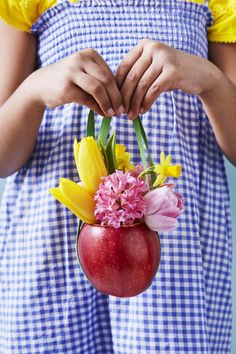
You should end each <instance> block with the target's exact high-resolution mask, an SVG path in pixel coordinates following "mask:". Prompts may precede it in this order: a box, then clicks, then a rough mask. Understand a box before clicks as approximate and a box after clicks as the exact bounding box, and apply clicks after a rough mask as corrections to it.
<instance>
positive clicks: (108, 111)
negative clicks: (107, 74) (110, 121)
mask: <svg viewBox="0 0 236 354" xmlns="http://www.w3.org/2000/svg"><path fill="white" fill-rule="evenodd" d="M74 83H75V84H76V85H77V86H78V87H80V88H81V89H82V90H84V91H85V92H87V93H88V94H89V95H90V96H92V97H93V98H94V99H95V101H96V102H97V103H98V105H99V107H100V108H101V110H102V111H103V114H104V115H107V116H112V115H114V114H115V112H114V110H113V108H112V104H111V101H110V98H109V96H108V94H107V91H106V90H105V88H104V87H103V85H102V84H101V82H100V81H98V80H97V79H95V78H94V77H92V76H90V75H88V74H86V73H83V72H79V73H78V74H77V75H74Z"/></svg>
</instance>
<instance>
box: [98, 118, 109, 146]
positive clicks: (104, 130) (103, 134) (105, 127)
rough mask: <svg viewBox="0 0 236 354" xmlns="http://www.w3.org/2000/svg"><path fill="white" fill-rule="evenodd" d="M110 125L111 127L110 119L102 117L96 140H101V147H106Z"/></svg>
mask: <svg viewBox="0 0 236 354" xmlns="http://www.w3.org/2000/svg"><path fill="white" fill-rule="evenodd" d="M110 125H111V117H103V119H102V123H101V127H100V130H99V132H98V139H99V140H101V142H102V144H103V146H105V145H106V142H107V137H108V133H109V129H110Z"/></svg>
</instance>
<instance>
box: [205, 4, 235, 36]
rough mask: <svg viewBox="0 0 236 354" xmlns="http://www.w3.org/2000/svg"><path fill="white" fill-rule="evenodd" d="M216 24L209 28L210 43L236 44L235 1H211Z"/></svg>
mask: <svg viewBox="0 0 236 354" xmlns="http://www.w3.org/2000/svg"><path fill="white" fill-rule="evenodd" d="M209 6H210V9H211V11H212V15H213V18H214V22H213V24H212V26H211V27H210V28H208V40H209V41H210V42H223V43H235V42H236V2H235V1H234V0H210V4H209Z"/></svg>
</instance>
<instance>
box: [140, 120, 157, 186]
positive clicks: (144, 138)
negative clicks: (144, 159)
mask: <svg viewBox="0 0 236 354" xmlns="http://www.w3.org/2000/svg"><path fill="white" fill-rule="evenodd" d="M137 119H138V122H139V126H140V133H141V135H142V139H143V142H144V144H145V146H146V149H147V152H148V161H149V164H150V166H154V163H153V160H152V156H151V154H150V152H149V146H148V139H147V135H146V132H145V130H144V127H143V123H142V120H141V118H140V116H138V117H137ZM151 179H152V184H153V183H154V182H155V180H156V174H155V172H151Z"/></svg>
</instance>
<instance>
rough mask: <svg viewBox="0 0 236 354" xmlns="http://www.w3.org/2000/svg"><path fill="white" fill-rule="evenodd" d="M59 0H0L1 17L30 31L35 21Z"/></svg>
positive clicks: (12, 24) (19, 27) (17, 26)
mask: <svg viewBox="0 0 236 354" xmlns="http://www.w3.org/2000/svg"><path fill="white" fill-rule="evenodd" d="M56 3H57V0H0V18H1V19H2V20H3V21H5V22H7V23H8V24H9V25H11V26H13V27H15V28H17V29H20V30H23V31H26V32H29V31H30V28H31V27H32V25H33V23H34V22H35V21H37V19H38V18H39V17H40V16H41V15H42V13H43V12H45V11H46V10H47V9H49V8H50V7H52V6H54V5H56Z"/></svg>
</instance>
